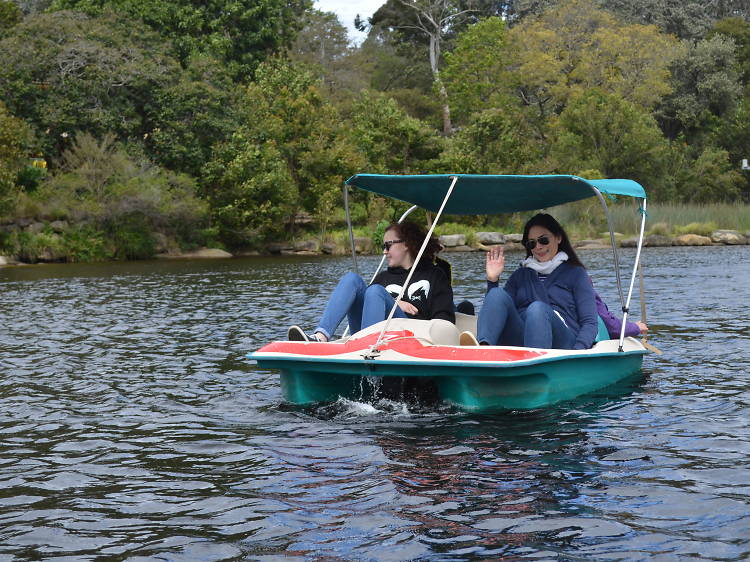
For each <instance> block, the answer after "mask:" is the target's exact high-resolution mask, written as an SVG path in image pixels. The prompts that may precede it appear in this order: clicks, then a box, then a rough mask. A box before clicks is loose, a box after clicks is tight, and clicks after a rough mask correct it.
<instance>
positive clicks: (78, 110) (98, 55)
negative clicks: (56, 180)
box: [0, 12, 180, 160]
mask: <svg viewBox="0 0 750 562" xmlns="http://www.w3.org/2000/svg"><path fill="white" fill-rule="evenodd" d="M142 27H143V26H139V25H138V24H137V23H136V22H133V21H131V20H128V19H126V18H124V17H122V16H119V17H116V16H114V15H113V14H111V13H106V14H103V15H102V16H100V17H96V18H92V17H87V16H85V15H83V14H79V13H74V12H56V13H47V14H38V15H34V16H30V17H27V18H26V19H25V20H24V21H23V22H21V23H19V24H18V25H16V26H15V27H13V28H12V29H11V30H10V31H9V32H8V33H7V34H6V35H5V37H3V38H2V39H0V58H2V60H3V65H0V98H2V99H3V100H5V102H6V103H7V105H8V108H9V109H10V110H11V111H12V112H13V113H15V114H16V115H18V116H22V117H23V118H24V119H25V120H26V121H27V122H28V123H29V124H31V125H33V126H34V128H35V129H36V132H37V135H38V136H39V138H40V139H41V140H42V141H43V144H44V147H45V154H47V155H48V160H54V158H55V157H57V156H58V155H59V154H60V153H61V152H62V151H63V150H64V149H65V148H67V146H68V145H69V139H70V138H71V135H72V134H73V133H74V132H75V131H88V132H89V133H91V134H93V135H94V136H98V137H101V136H103V135H104V134H106V133H114V134H116V135H117V136H118V137H119V138H121V139H128V138H140V137H142V135H143V134H144V133H145V132H146V126H145V123H144V116H143V107H144V104H147V103H149V100H151V99H152V97H153V95H154V94H155V93H156V92H158V91H159V90H160V89H162V88H164V87H166V86H167V85H168V84H170V83H171V82H172V81H173V80H175V77H176V76H177V75H178V74H179V72H180V68H179V65H178V64H177V61H175V60H173V59H171V58H170V57H169V56H168V55H167V53H166V51H165V48H164V46H163V42H162V41H161V39H160V37H159V36H158V35H157V34H155V33H153V32H149V31H144V30H143V29H142Z"/></svg>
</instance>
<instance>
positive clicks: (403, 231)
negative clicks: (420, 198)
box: [383, 221, 443, 263]
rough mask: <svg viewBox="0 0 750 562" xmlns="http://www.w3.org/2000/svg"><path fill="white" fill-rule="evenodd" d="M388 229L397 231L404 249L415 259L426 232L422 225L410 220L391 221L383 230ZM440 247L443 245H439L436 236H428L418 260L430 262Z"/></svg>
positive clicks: (386, 230)
mask: <svg viewBox="0 0 750 562" xmlns="http://www.w3.org/2000/svg"><path fill="white" fill-rule="evenodd" d="M389 230H395V231H396V232H398V237H399V238H400V239H401V240H403V241H404V244H406V249H407V251H408V252H409V255H410V256H411V259H413V260H414V259H416V258H417V253H419V249H420V248H421V247H422V242H424V238H425V236H426V235H427V233H426V232H425V231H424V230H422V227H421V226H419V225H417V224H415V223H413V222H411V221H404V222H402V223H398V222H392V223H391V224H389V225H388V226H387V227H386V229H385V230H384V231H383V232H384V233H385V232H388V231H389ZM442 249H443V247H442V246H441V245H440V242H438V241H437V238H435V237H434V236H430V241H429V242H428V243H427V247H426V248H425V250H424V254H423V255H422V260H420V261H421V262H422V263H432V262H433V261H434V259H435V254H437V253H438V252H439V251H440V250H442Z"/></svg>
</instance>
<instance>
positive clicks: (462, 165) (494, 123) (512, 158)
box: [441, 108, 544, 174]
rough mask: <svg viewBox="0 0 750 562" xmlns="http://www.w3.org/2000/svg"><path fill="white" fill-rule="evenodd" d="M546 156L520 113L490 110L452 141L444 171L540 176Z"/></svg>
mask: <svg viewBox="0 0 750 562" xmlns="http://www.w3.org/2000/svg"><path fill="white" fill-rule="evenodd" d="M542 156H543V153H542V146H541V145H540V144H539V143H538V142H537V141H536V140H535V136H534V134H533V132H532V131H531V130H530V127H529V123H528V121H527V120H526V119H525V118H524V117H523V115H521V114H520V113H519V111H518V110H517V109H516V110H514V109H512V108H490V109H486V110H484V111H481V112H477V113H475V114H474V115H472V118H471V120H470V122H469V123H468V124H467V125H466V126H465V127H462V128H461V129H460V130H459V131H458V132H457V133H456V134H455V135H453V136H452V137H451V138H450V139H449V141H448V146H447V148H446V151H445V153H444V154H443V156H442V158H441V167H442V168H443V169H444V170H445V171H446V172H455V171H461V172H462V173H472V174H522V173H532V172H533V173H540V172H543V171H544V163H543V162H542Z"/></svg>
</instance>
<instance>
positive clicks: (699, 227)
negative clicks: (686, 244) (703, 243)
mask: <svg viewBox="0 0 750 562" xmlns="http://www.w3.org/2000/svg"><path fill="white" fill-rule="evenodd" d="M717 228H718V226H716V223H715V222H691V223H690V224H686V225H684V226H677V227H675V229H674V231H675V234H699V235H701V236H709V235H710V234H711V233H712V232H713V231H714V230H716V229H717Z"/></svg>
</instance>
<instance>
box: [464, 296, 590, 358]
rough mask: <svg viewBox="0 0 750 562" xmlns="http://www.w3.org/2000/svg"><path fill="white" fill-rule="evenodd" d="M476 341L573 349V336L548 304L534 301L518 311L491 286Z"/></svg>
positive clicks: (483, 306)
mask: <svg viewBox="0 0 750 562" xmlns="http://www.w3.org/2000/svg"><path fill="white" fill-rule="evenodd" d="M477 340H479V342H480V343H482V342H484V343H488V344H490V345H513V346H523V347H536V348H542V349H572V348H573V345H575V342H576V335H575V334H574V333H573V331H572V330H571V329H570V328H568V327H567V326H566V325H565V323H564V322H563V321H562V319H561V318H560V317H559V316H558V315H557V314H556V313H555V311H554V310H553V309H552V307H551V306H550V305H548V304H547V303H545V302H542V301H534V302H532V303H531V304H530V305H529V306H528V307H527V308H526V310H524V311H522V312H519V311H518V309H517V308H516V305H515V303H514V302H513V299H512V298H511V296H510V295H509V294H508V293H506V292H505V289H503V288H501V287H493V288H492V289H490V290H489V291H487V294H486V295H485V297H484V304H483V305H482V310H481V311H480V312H479V317H478V318H477Z"/></svg>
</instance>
